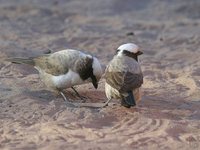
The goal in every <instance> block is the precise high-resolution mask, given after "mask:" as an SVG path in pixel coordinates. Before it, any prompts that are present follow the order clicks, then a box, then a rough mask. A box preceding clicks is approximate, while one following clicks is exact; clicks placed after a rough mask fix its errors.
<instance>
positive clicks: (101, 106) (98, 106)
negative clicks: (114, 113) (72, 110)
mask: <svg viewBox="0 0 200 150" xmlns="http://www.w3.org/2000/svg"><path fill="white" fill-rule="evenodd" d="M66 104H67V105H68V106H69V105H71V106H72V107H73V106H74V107H90V108H104V107H106V106H108V105H115V103H109V104H106V103H71V102H67V103H66Z"/></svg>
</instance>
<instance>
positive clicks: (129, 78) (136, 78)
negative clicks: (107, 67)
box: [119, 72, 143, 92]
mask: <svg viewBox="0 0 200 150" xmlns="http://www.w3.org/2000/svg"><path fill="white" fill-rule="evenodd" d="M123 79H124V82H123V84H122V85H121V88H120V90H119V91H121V92H127V91H129V90H133V89H136V88H139V87H140V86H141V85H142V84H143V75H142V74H133V73H131V72H126V73H125V75H124V78H123Z"/></svg>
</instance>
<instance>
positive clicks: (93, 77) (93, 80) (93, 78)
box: [91, 76, 98, 89]
mask: <svg viewBox="0 0 200 150" xmlns="http://www.w3.org/2000/svg"><path fill="white" fill-rule="evenodd" d="M91 78H92V84H93V86H94V87H95V89H97V88H98V82H97V78H96V77H95V76H92V77H91Z"/></svg>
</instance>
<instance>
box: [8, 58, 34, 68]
mask: <svg viewBox="0 0 200 150" xmlns="http://www.w3.org/2000/svg"><path fill="white" fill-rule="evenodd" d="M6 61H9V62H12V63H15V64H28V65H32V66H34V65H35V62H34V60H33V58H17V57H16V58H7V59H6Z"/></svg>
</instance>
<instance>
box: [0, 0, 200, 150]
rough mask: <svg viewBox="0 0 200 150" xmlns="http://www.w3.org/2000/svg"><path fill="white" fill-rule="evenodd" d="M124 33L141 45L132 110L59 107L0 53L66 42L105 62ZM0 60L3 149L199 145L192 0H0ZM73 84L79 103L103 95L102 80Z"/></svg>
mask: <svg viewBox="0 0 200 150" xmlns="http://www.w3.org/2000/svg"><path fill="white" fill-rule="evenodd" d="M128 42H134V43H135V44H137V45H139V47H140V48H141V50H142V51H143V52H144V55H143V56H141V58H140V62H141V65H142V70H143V72H144V84H143V86H142V91H143V92H142V100H141V101H140V103H139V104H138V105H137V107H135V108H131V109H127V108H124V107H122V106H120V102H119V101H114V100H113V101H112V103H116V105H110V106H108V107H106V108H103V109H92V108H74V107H70V106H67V105H65V104H64V102H63V100H62V97H60V96H56V95H54V93H52V92H50V91H49V90H48V89H46V87H45V86H44V85H43V83H41V81H40V80H39V77H38V74H37V71H36V70H35V69H34V68H30V67H29V66H27V65H17V64H11V63H8V62H5V61H3V59H4V58H8V57H14V56H15V57H16V56H18V57H29V56H37V55H40V54H43V53H44V52H45V51H47V50H48V48H50V49H52V50H53V51H58V50H62V49H65V48H74V49H80V50H84V51H85V52H88V53H91V54H93V55H95V56H96V57H98V58H99V59H100V61H101V62H102V65H103V66H106V64H107V63H108V62H109V61H110V60H111V59H112V57H113V55H114V54H115V50H116V48H117V47H118V46H119V45H120V44H123V43H128ZM0 59H1V61H0V149H2V150H13V149H18V150H21V149H22V150H27V149H28V150H31V149H33V150H35V149H41V150H47V149H48V150H63V149H67V150H75V149H81V150H115V149H123V150H133V149H137V150H147V149H148V150H156V149H159V150H163V149H166V150H175V149H176V150H178V149H181V150H188V149H191V150H199V149H200V60H199V59H200V1H199V0H191V1H188V0H177V1H172V0H168V1H161V0H98V1H97V0H84V1H83V0H73V1H72V0H68V1H64V0H59V1H58V0H42V1H40V0H35V1H32V0H19V1H15V0H2V1H0ZM76 88H77V90H78V91H79V92H80V94H82V95H84V96H86V97H87V101H86V102H93V103H99V102H105V101H106V100H107V99H106V97H105V94H104V80H103V79H102V80H101V81H100V84H99V88H98V90H95V89H94V88H93V87H92V85H91V84H86V85H81V86H77V87H76ZM65 94H66V95H67V96H68V97H69V98H70V99H72V100H74V101H78V100H79V98H78V97H76V96H74V93H73V91H72V90H70V89H69V90H66V92H65Z"/></svg>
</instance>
